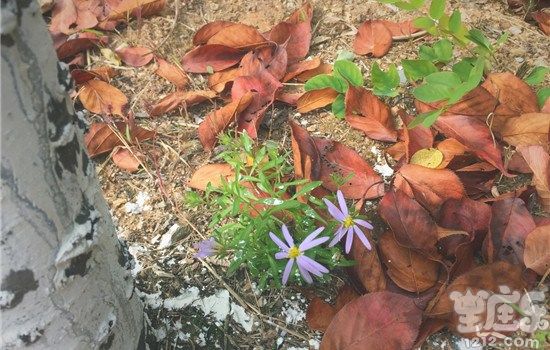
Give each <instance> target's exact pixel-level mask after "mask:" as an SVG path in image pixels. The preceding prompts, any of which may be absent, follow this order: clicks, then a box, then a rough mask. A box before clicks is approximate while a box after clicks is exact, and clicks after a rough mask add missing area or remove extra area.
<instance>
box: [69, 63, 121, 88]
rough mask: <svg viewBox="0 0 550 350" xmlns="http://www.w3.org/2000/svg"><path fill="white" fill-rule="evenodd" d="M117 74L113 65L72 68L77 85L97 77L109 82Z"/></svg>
mask: <svg viewBox="0 0 550 350" xmlns="http://www.w3.org/2000/svg"><path fill="white" fill-rule="evenodd" d="M116 75H117V71H115V70H114V69H113V68H112V67H108V66H102V67H98V68H94V69H90V70H86V69H73V70H71V76H72V78H73V80H74V82H75V84H77V85H81V84H84V83H85V82H87V81H88V80H92V79H95V78H98V79H101V80H103V81H105V82H109V81H110V80H111V78H112V77H114V76H116Z"/></svg>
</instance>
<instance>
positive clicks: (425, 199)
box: [394, 164, 466, 213]
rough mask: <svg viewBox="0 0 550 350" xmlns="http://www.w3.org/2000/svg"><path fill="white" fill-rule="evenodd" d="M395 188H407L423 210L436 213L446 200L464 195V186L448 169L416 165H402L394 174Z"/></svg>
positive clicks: (405, 189)
mask: <svg viewBox="0 0 550 350" xmlns="http://www.w3.org/2000/svg"><path fill="white" fill-rule="evenodd" d="M394 186H395V188H399V189H401V190H403V191H404V192H405V193H406V192H407V190H408V188H410V190H411V192H412V193H411V194H412V195H413V198H415V199H416V200H417V201H418V202H419V203H420V204H422V206H424V208H426V209H428V210H429V211H430V212H431V213H436V212H437V211H438V210H439V208H440V207H441V204H443V202H445V201H446V200H447V199H451V198H454V199H459V198H462V197H464V196H465V195H466V193H465V191H464V186H463V185H462V183H461V182H460V179H459V178H458V176H456V174H455V173H454V172H452V171H451V170H448V169H430V168H426V167H423V166H421V165H416V164H405V165H403V166H402V167H401V168H400V169H399V171H398V172H397V174H396V177H395V180H394Z"/></svg>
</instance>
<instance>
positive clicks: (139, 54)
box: [115, 46, 153, 67]
mask: <svg viewBox="0 0 550 350" xmlns="http://www.w3.org/2000/svg"><path fill="white" fill-rule="evenodd" d="M115 52H116V53H117V55H118V57H120V59H121V60H122V62H124V63H126V64H127V65H129V66H132V67H141V66H145V65H146V64H147V63H149V62H151V60H152V59H153V52H152V51H151V50H150V49H148V48H146V47H141V46H135V47H123V48H121V49H116V50H115Z"/></svg>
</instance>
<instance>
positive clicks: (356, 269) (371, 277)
mask: <svg viewBox="0 0 550 350" xmlns="http://www.w3.org/2000/svg"><path fill="white" fill-rule="evenodd" d="M363 232H365V235H366V236H367V239H368V240H369V241H370V242H374V240H373V237H372V234H371V232H370V231H369V230H363ZM349 256H350V258H351V259H352V260H354V261H355V262H356V264H355V265H353V266H352V267H351V272H352V275H353V276H354V277H355V278H356V279H357V280H358V281H359V282H360V283H361V285H362V286H363V288H365V290H367V291H369V292H379V291H382V290H385V289H386V275H385V274H384V269H383V268H382V264H381V262H380V257H379V256H378V252H377V250H376V247H375V246H374V244H373V247H372V249H370V250H369V249H367V248H366V247H365V245H364V244H363V243H362V242H361V240H360V239H359V238H357V237H356V236H354V237H353V244H352V246H351V251H350V254H349Z"/></svg>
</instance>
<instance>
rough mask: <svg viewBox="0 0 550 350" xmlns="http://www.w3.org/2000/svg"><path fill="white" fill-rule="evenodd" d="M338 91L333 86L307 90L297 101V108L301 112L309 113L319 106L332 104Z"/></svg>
mask: <svg viewBox="0 0 550 350" xmlns="http://www.w3.org/2000/svg"><path fill="white" fill-rule="evenodd" d="M337 96H338V92H336V91H335V90H333V89H331V88H325V89H321V90H311V91H306V92H305V93H304V94H303V95H302V96H301V97H300V98H299V99H298V101H297V103H296V109H297V110H298V112H300V113H307V112H309V111H312V110H314V109H317V108H321V107H325V106H327V105H329V104H331V103H332V102H333V101H334V100H335V99H336V97H337Z"/></svg>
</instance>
